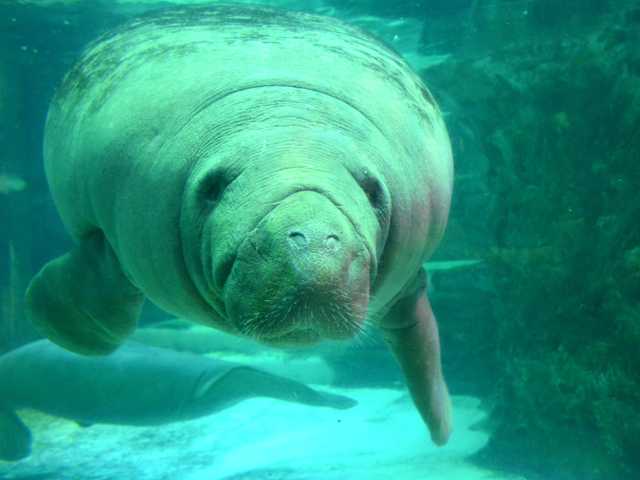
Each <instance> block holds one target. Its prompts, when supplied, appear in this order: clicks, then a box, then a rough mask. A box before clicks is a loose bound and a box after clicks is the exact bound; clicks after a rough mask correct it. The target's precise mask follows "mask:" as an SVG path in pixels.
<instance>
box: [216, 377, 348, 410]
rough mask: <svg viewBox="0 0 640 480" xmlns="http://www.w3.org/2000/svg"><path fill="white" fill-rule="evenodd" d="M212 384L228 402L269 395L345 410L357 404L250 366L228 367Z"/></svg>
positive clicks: (279, 398) (340, 396) (343, 397)
mask: <svg viewBox="0 0 640 480" xmlns="http://www.w3.org/2000/svg"><path fill="white" fill-rule="evenodd" d="M215 383H216V385H215V388H216V391H217V392H219V394H218V395H219V396H220V397H221V398H222V397H224V398H227V399H228V402H229V403H237V402H240V401H242V400H245V399H249V398H254V397H270V398H276V399H278V400H284V401H287V402H295V403H303V404H305V405H313V406H317V407H330V408H337V409H347V408H351V407H353V406H355V405H356V404H357V402H356V401H355V400H354V399H352V398H349V397H345V396H343V395H336V394H333V393H328V392H321V391H319V390H315V389H313V388H311V387H309V386H307V385H305V384H304V383H300V382H297V381H295V380H291V379H289V378H285V377H281V376H279V375H273V374H271V373H267V372H264V371H262V370H258V369H255V368H251V367H235V368H232V369H231V370H229V371H228V372H227V373H225V374H224V375H222V376H221V377H219V378H218V379H217V380H216V382H215ZM208 394H210V392H209V393H208Z"/></svg>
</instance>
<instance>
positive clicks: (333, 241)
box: [324, 234, 340, 250]
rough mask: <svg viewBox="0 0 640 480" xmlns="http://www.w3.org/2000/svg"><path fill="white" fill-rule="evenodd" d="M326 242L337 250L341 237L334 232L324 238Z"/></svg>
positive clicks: (328, 246) (330, 247) (326, 244)
mask: <svg viewBox="0 0 640 480" xmlns="http://www.w3.org/2000/svg"><path fill="white" fill-rule="evenodd" d="M324 244H325V246H326V247H327V248H329V249H331V250H337V249H338V248H340V239H339V238H338V236H337V235H334V234H331V235H327V238H326V239H325V240H324Z"/></svg>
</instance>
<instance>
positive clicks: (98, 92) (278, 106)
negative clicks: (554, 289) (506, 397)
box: [26, 6, 453, 444]
mask: <svg viewBox="0 0 640 480" xmlns="http://www.w3.org/2000/svg"><path fill="white" fill-rule="evenodd" d="M44 163H45V171H46V175H47V179H48V182H49V186H50V190H51V193H52V196H53V199H54V201H55V204H56V207H57V209H58V211H59V213H60V216H61V218H62V221H63V223H64V224H65V226H66V228H67V230H68V231H69V233H70V235H71V236H72V238H73V240H74V246H73V248H72V249H71V250H70V251H69V252H68V253H66V254H64V255H62V256H60V257H58V258H56V259H53V260H51V261H50V262H49V263H47V264H46V265H45V266H44V267H43V268H42V270H41V271H40V272H39V273H38V274H37V275H36V276H35V277H34V279H33V280H32V283H31V284H30V286H29V288H28V290H27V299H26V300H27V301H26V304H27V309H28V315H29V317H30V318H31V319H32V321H33V322H34V323H35V324H36V325H37V326H38V327H39V328H40V329H41V330H42V332H43V333H44V334H46V335H47V336H48V337H49V338H50V339H51V340H52V341H54V342H56V343H57V344H59V345H61V346H63V347H65V348H67V349H69V350H72V351H74V352H78V353H82V354H88V355H95V354H105V353H108V352H111V351H113V350H115V349H116V348H117V347H118V346H119V345H120V344H121V343H122V342H123V341H124V340H125V339H126V338H127V337H128V336H129V335H130V334H131V333H132V331H133V330H134V329H135V327H136V321H137V318H138V315H139V312H140V308H141V305H142V303H143V300H144V299H145V298H147V299H149V300H150V301H152V302H153V303H155V304H156V305H158V306H159V307H160V308H162V309H164V310H166V311H167V312H169V313H171V314H173V315H175V316H179V317H182V318H188V319H189V320H190V321H193V322H196V323H201V324H204V325H209V326H211V327H214V328H218V329H220V330H223V331H226V332H229V333H232V334H235V335H239V336H245V337H250V338H253V339H255V340H258V341H260V342H262V343H265V344H269V345H275V346H282V347H287V346H291V345H300V344H313V343H315V342H319V341H321V340H323V339H347V338H351V337H354V336H356V335H358V334H359V333H360V332H362V331H363V329H364V328H368V326H369V325H373V326H374V327H375V328H379V329H380V331H381V332H382V334H383V336H384V337H385V338H386V340H387V342H388V344H389V346H390V348H391V350H392V351H393V353H394V354H395V356H396V358H397V360H398V362H399V364H400V365H401V367H402V369H403V371H404V374H405V377H406V380H407V384H408V387H409V389H410V391H411V394H412V396H413V399H414V402H415V404H416V406H417V408H418V410H419V411H420V413H421V415H422V417H423V418H424V420H425V421H426V423H427V425H428V427H429V429H430V431H431V438H432V439H433V441H434V442H435V443H437V444H443V443H445V442H446V441H447V438H448V437H449V433H450V431H451V413H450V401H449V395H448V392H447V387H446V384H445V381H444V377H443V373H442V368H441V362H440V343H439V336H438V328H437V324H436V320H435V317H434V314H433V312H432V309H431V306H430V304H429V301H428V298H427V294H426V283H427V281H426V274H425V271H424V269H423V267H422V265H423V263H424V262H425V261H426V259H427V258H429V257H430V256H431V254H432V252H433V251H434V250H435V248H436V246H437V244H438V243H439V241H440V239H441V237H442V236H443V233H444V230H445V226H446V223H447V217H448V211H449V206H450V200H451V191H452V178H453V162H452V155H451V147H450V141H449V137H448V134H447V130H446V127H445V124H444V121H443V118H442V115H441V112H440V110H439V108H438V106H437V104H436V102H435V101H434V99H433V97H432V95H431V94H430V92H429V91H428V89H427V88H426V87H425V85H424V84H423V82H422V81H421V80H420V78H419V77H418V76H417V75H416V74H415V73H414V72H412V71H411V69H410V68H409V67H408V66H407V64H406V63H405V62H404V60H403V59H402V58H401V57H400V56H399V55H398V54H396V53H395V52H394V51H393V50H392V49H390V48H389V47H387V46H385V45H384V44H383V43H381V42H379V41H378V40H376V39H375V38H373V37H372V36H371V35H370V34H368V33H367V32H365V31H363V30H360V29H358V28H355V27H352V26H349V25H348V24H346V23H343V22H341V21H338V20H336V19H333V18H328V17H323V16H317V15H311V14H306V13H299V12H289V11H280V10H274V9H268V8H261V7H248V6H218V7H192V8H179V9H173V10H166V11H161V12H156V13H153V14H150V15H148V16H144V17H141V18H138V19H135V20H133V21H131V22H129V23H126V24H124V25H123V26H121V27H120V28H118V29H116V30H114V31H112V32H109V33H107V34H106V35H104V36H103V37H102V38H100V39H98V40H97V41H96V42H94V43H93V44H92V45H90V46H89V47H88V48H87V50H86V51H85V52H84V54H83V55H82V57H81V58H80V60H79V62H78V63H77V64H76V65H75V67H73V68H72V69H71V70H70V72H69V73H68V74H67V75H66V77H65V78H64V80H63V81H62V83H61V85H60V86H59V88H58V89H57V92H56V94H55V96H54V98H53V100H52V102H51V105H50V109H49V112H48V116H47V121H46V126H45V138H44Z"/></svg>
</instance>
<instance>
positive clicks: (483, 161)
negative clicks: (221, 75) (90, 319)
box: [0, 0, 640, 480]
mask: <svg viewBox="0 0 640 480" xmlns="http://www.w3.org/2000/svg"><path fill="white" fill-rule="evenodd" d="M171 3H181V4H189V3H198V4H203V3H207V2H202V1H199V2H188V1H181V2H178V1H177V0H173V1H170V2H164V3H162V2H155V1H142V0H138V1H135V0H127V1H116V0H113V1H108V0H101V1H95V2H94V1H66V2H65V1H39V0H21V1H16V0H0V144H1V145H2V148H1V149H0V302H1V304H0V305H1V308H0V352H3V353H4V352H9V351H11V350H14V349H18V348H20V347H22V348H24V347H23V346H24V345H26V344H29V343H30V342H33V341H35V340H37V339H39V338H41V337H42V330H40V329H38V328H36V327H34V326H33V325H32V324H31V323H30V321H29V320H28V319H27V315H26V308H25V301H24V292H25V290H26V288H27V285H28V284H29V281H30V280H31V278H32V276H33V275H34V274H35V273H36V272H37V271H38V270H39V269H40V268H42V266H43V265H44V264H45V263H46V262H48V261H49V260H51V259H52V258H54V257H56V256H59V255H62V254H64V253H65V252H66V251H68V250H69V249H70V248H71V247H72V245H73V241H72V240H71V237H70V235H69V232H67V230H66V229H65V227H64V226H63V223H62V221H61V218H60V215H59V212H58V211H57V210H56V206H55V205H54V203H53V199H52V195H51V192H50V187H49V186H48V184H47V180H46V177H45V172H44V167H43V136H44V126H45V118H46V115H47V110H48V108H49V105H50V102H51V100H52V98H53V95H54V93H55V91H56V88H57V86H58V85H59V84H60V83H61V81H62V79H63V77H64V75H65V73H66V72H67V71H69V70H70V69H71V68H72V66H73V65H74V63H75V62H76V61H77V60H78V59H79V58H80V55H81V53H82V51H83V50H84V48H85V47H86V46H87V45H88V44H89V42H91V41H92V40H95V39H96V38H97V37H99V36H100V35H102V34H104V33H106V32H109V31H112V30H113V29H115V28H117V27H118V26H119V25H121V24H123V22H126V21H128V20H130V19H132V18H133V17H135V16H138V15H148V14H150V13H151V12H152V11H155V10H160V9H164V8H169V7H172V6H173V7H175V5H170V4H171ZM209 3H210V4H211V5H212V6H215V3H216V2H209ZM254 3H259V4H261V5H266V6H271V7H276V8H281V9H286V10H289V11H303V12H309V13H314V14H320V15H325V16H330V17H335V18H337V19H340V20H343V21H345V22H347V23H348V24H350V25H354V26H357V27H359V28H362V29H364V30H365V31H367V32H369V33H370V34H372V35H374V36H375V37H377V38H379V39H380V40H382V41H383V42H384V43H385V44H386V45H388V46H389V47H390V48H391V49H393V50H395V51H396V52H397V53H398V54H400V55H401V56H402V57H403V58H404V59H405V60H406V61H407V63H408V64H409V65H410V66H411V68H412V69H413V71H415V72H416V74H417V75H418V76H419V77H420V78H421V80H422V81H423V82H424V83H425V84H426V85H427V86H428V88H429V90H430V92H431V94H432V95H433V97H434V98H435V100H436V101H437V102H438V104H439V107H440V109H441V111H442V114H443V118H444V121H445V123H446V126H447V129H448V132H449V137H450V139H451V146H452V150H453V158H454V163H455V176H454V179H453V197H452V203H451V210H450V213H449V220H448V225H447V229H446V233H445V235H444V237H443V239H442V241H441V242H440V244H439V246H438V248H437V250H436V251H435V254H434V256H433V257H432V258H431V259H430V260H429V263H427V265H426V270H427V273H428V288H427V291H428V295H429V298H430V300H431V304H432V307H433V310H434V312H435V314H436V316H437V319H438V327H439V333H440V340H441V349H442V368H443V372H444V376H445V378H446V380H447V384H448V387H449V391H450V393H451V395H452V407H453V419H454V430H453V433H452V436H451V438H450V440H449V442H448V444H447V445H445V446H443V447H435V446H434V445H433V444H432V443H431V441H430V439H429V434H428V431H427V429H426V427H425V425H424V423H423V421H422V419H421V418H420V416H419V414H418V413H417V411H416V409H415V407H414V405H413V404H412V401H411V398H410V396H409V393H408V392H407V388H406V382H405V379H404V377H403V374H402V372H401V370H400V368H399V367H398V366H397V364H396V362H395V361H394V359H393V356H392V355H391V353H390V352H389V350H388V348H387V346H386V345H385V342H384V341H383V339H382V335H381V333H380V329H379V328H378V327H377V326H376V325H374V322H373V321H371V322H368V324H367V327H366V329H365V330H364V332H362V333H360V334H358V335H356V336H355V338H354V339H352V340H349V341H340V342H331V341H330V342H324V343H321V344H320V345H318V346H315V347H308V348H295V349H285V350H282V349H279V348H272V347H268V346H264V345H261V344H258V343H255V342H251V341H244V340H242V339H238V338H237V337H236V336H225V335H223V334H221V333H219V332H218V331H216V330H213V329H210V328H205V327H202V326H194V325H193V324H192V323H187V322H182V321H175V320H173V319H172V318H171V315H169V314H167V313H165V312H164V311H163V310H162V309H160V308H159V307H157V306H154V305H153V304H152V303H151V302H146V303H145V305H144V308H143V311H142V316H141V319H140V321H139V328H138V330H137V332H136V333H135V334H134V336H133V341H137V342H141V343H143V344H147V345H153V346H156V347H160V348H163V349H166V351H168V352H170V353H171V354H173V352H175V351H180V352H190V353H191V354H195V355H199V356H200V357H195V358H197V359H198V360H197V361H196V362H195V363H192V362H190V361H185V362H184V363H182V362H175V363H178V364H179V365H178V366H177V367H175V363H171V362H169V363H170V365H171V368H170V369H166V368H165V369H163V368H158V367H160V366H162V365H165V364H163V363H162V362H161V361H153V360H152V361H149V357H148V356H145V359H139V358H137V359H136V358H134V359H133V360H127V362H125V363H124V365H126V368H125V369H124V370H122V369H121V370H117V372H118V373H117V375H115V376H114V377H113V378H116V379H117V381H115V380H114V382H115V383H112V384H109V385H110V386H109V385H107V382H106V379H107V377H108V374H107V373H106V372H107V363H106V362H103V363H102V364H101V363H100V361H99V360H98V361H97V363H95V364H94V363H85V362H86V358H84V357H78V360H77V361H78V362H79V364H81V365H84V366H83V367H82V368H83V369H84V370H82V371H83V372H84V373H82V374H79V373H77V370H74V368H75V367H73V365H75V364H74V363H73V362H72V363H71V364H65V363H64V362H62V360H60V358H61V357H52V358H54V360H53V361H52V363H53V364H52V365H48V364H47V363H46V362H44V364H43V366H42V367H38V368H36V366H35V364H30V363H29V362H27V361H21V362H18V363H15V364H11V365H13V366H11V368H8V367H7V365H10V364H9V362H8V361H7V359H8V358H9V355H7V356H6V357H4V359H3V357H0V452H3V451H8V450H10V448H11V447H12V446H14V447H15V445H16V444H17V442H18V443H19V440H20V439H21V438H22V439H26V438H27V436H28V434H26V436H24V435H25V434H24V432H25V430H21V429H20V428H16V424H15V422H14V418H15V417H13V416H12V413H11V412H12V411H13V408H11V407H12V405H10V404H9V399H10V398H13V395H15V394H16V392H18V391H26V392H27V393H26V394H25V395H26V396H27V398H26V399H23V403H25V404H43V405H46V408H43V409H44V410H47V409H48V410H49V411H48V413H47V412H45V413H42V412H41V411H37V410H32V409H19V410H18V416H19V418H20V419H21V420H20V421H22V422H24V424H25V425H26V428H28V429H29V431H30V432H31V440H30V442H27V443H30V452H29V453H28V454H25V455H20V456H23V457H24V458H23V459H21V460H20V461H2V460H0V479H20V478H22V479H32V478H39V479H40V478H41V479H64V480H67V479H74V480H75V479H78V480H85V479H86V480H89V479H91V480H93V479H96V480H98V479H100V480H102V479H113V478H139V479H165V478H166V479H194V480H196V479H204V478H207V479H215V480H244V479H247V480H248V479H251V480H254V479H255V480H263V479H271V480H309V479H314V480H316V479H317V480H320V479H322V480H332V479H344V480H350V479H354V480H360V479H362V480H377V479H387V478H394V479H399V480H413V479H415V480H421V479H454V480H455V479H458V478H459V479H465V480H466V479H476V478H478V479H490V478H491V479H531V480H537V479H544V480H574V479H587V480H591V479H593V480H618V479H623V480H627V479H635V478H638V476H639V474H640V463H639V460H638V452H640V413H639V411H638V405H640V384H639V382H640V380H639V379H640V349H639V348H638V345H640V303H639V302H640V228H639V227H638V224H637V219H638V218H639V216H640V197H639V195H640V194H639V193H638V188H637V186H638V184H639V181H640V163H639V162H638V158H640V50H638V48H637V45H638V42H639V41H640V38H639V37H640V3H638V2H637V1H635V0H618V1H613V0H585V1H578V0H569V1H565V2H559V1H551V0H517V1H514V0H502V1H500V0H473V1H472V0H456V1H445V0H438V1H435V0H420V1H406V2H405V1H397V2H390V1H378V0H352V1H338V0H318V1H312V0H308V1H294V0H273V1H270V2H257V1H256V2H254ZM198 11H199V10H198ZM197 15H201V13H199V14H197ZM259 27H260V25H257V26H256V28H257V30H258V32H260V28H259ZM257 35H259V33H258V34H257ZM307 53H308V52H307ZM298 55H299V56H300V58H305V57H304V55H305V52H304V51H300V52H298ZM294 60H296V59H292V64H295V62H294ZM320 60H321V59H318V62H320ZM328 70H329V69H328ZM248 71H250V68H248ZM108 73H109V71H108V70H106V71H105V72H104V75H108ZM326 75H327V76H330V75H331V72H330V71H327V72H326ZM364 88H365V86H363V89H364ZM149 91H153V86H152V85H150V86H149ZM155 95H156V97H154V98H157V95H162V93H156V94H155ZM168 101H171V99H169V100H168ZM368 101H369V102H370V105H374V106H380V108H382V107H384V106H385V105H386V104H385V103H384V102H385V99H384V98H373V97H372V98H369V99H368ZM399 108H400V107H399ZM402 120H403V119H391V120H389V119H386V120H380V126H381V129H382V130H384V129H385V128H388V127H389V125H391V126H394V125H400V124H401V121H402ZM69 136H70V137H71V133H69ZM91 141H93V139H91ZM332 147H333V146H332ZM335 147H336V149H339V148H341V147H340V145H339V144H338V143H336V145H335ZM427 173H428V172H427ZM427 176H428V175H427ZM409 177H411V176H409ZM412 180H414V179H413V178H407V182H411V181H412ZM368 188H369V190H367V192H368V194H370V193H371V189H370V185H369V187H368ZM373 197H374V200H375V197H376V196H375V195H373ZM378 200H380V198H378ZM374 203H375V202H374ZM124 204H126V202H125V203H124ZM80 205H81V199H79V200H78V208H79V206H80ZM238 212H240V209H239V210H238ZM234 221H235V219H234ZM240 221H241V220H240V219H238V222H240ZM150 252H151V250H149V255H150V254H151V253H150ZM145 253H146V252H144V251H143V252H142V254H141V258H142V260H144V255H145ZM389 261H390V262H391V261H392V260H389ZM385 262H386V260H385ZM275 280H276V281H277V280H278V278H276V279H275ZM279 280H282V278H280V279H279ZM82 288H83V285H77V289H78V291H80V290H81V289H82ZM319 294H320V293H318V295H319ZM15 351H16V352H18V351H19V350H15ZM14 354H15V352H14ZM202 356H207V357H211V358H210V359H208V360H212V361H213V360H214V361H220V360H222V361H226V362H231V363H233V364H234V365H236V364H241V365H250V366H252V367H255V368H259V369H261V370H262V371H265V372H268V373H269V374H272V375H279V376H282V377H286V378H287V379H288V380H290V381H291V382H298V383H295V385H301V386H304V385H307V386H309V387H311V388H313V389H314V390H315V391H317V392H321V394H325V395H339V396H340V397H339V398H342V397H349V398H350V399H352V400H355V402H357V404H356V405H355V406H352V407H351V408H330V407H332V406H333V407H339V406H341V407H346V406H350V403H349V405H347V404H340V403H339V402H338V404H330V405H324V406H322V405H317V402H315V403H316V404H315V405H313V404H311V405H310V404H309V401H306V402H305V401H303V400H302V399H301V398H300V397H296V396H294V397H291V396H290V397H289V398H288V400H290V401H286V402H285V401H281V400H278V399H276V398H273V397H274V396H276V397H277V396H280V397H282V396H285V397H286V396H287V395H288V393H287V392H291V391H294V392H295V391H298V390H296V389H295V388H298V387H295V388H293V385H294V383H287V384H286V385H288V386H289V387H286V388H285V387H284V386H280V387H277V389H276V393H277V395H271V394H267V393H264V392H265V390H261V391H256V389H255V388H254V390H251V388H249V389H248V390H247V389H246V388H247V383H246V382H240V381H239V382H235V383H234V382H231V384H228V383H227V384H225V389H224V390H223V391H222V392H223V393H221V394H220V395H221V398H222V402H223V403H224V402H225V401H226V402H227V403H228V404H224V408H220V409H218V410H217V411H216V412H207V414H206V415H204V414H202V416H200V415H198V416H199V418H195V419H191V420H184V419H183V418H180V415H179V414H182V413H183V412H187V411H188V410H189V408H188V407H189V405H188V404H187V403H184V402H188V400H180V399H181V398H183V397H180V395H183V396H184V398H185V399H193V398H202V393H203V392H206V391H209V390H208V388H210V387H211V386H212V385H215V382H214V381H213V380H215V378H217V377H215V378H214V379H212V377H210V376H209V373H208V372H209V370H207V369H206V368H205V369H204V370H199V368H200V367H196V366H194V365H196V364H197V365H201V364H200V363H198V362H200V360H202ZM41 358H44V357H40V359H41ZM114 358H116V357H114ZM168 358H173V357H168ZM180 358H182V357H180ZM116 359H117V358H116ZM208 360H207V361H208ZM54 364H55V365H54ZM70 365H71V366H70ZM149 365H151V367H149ZM207 365H208V363H207ZM3 366H4V367H3ZM174 367H175V368H174ZM3 368H4V370H3ZM202 368H204V367H202ZM128 369H130V371H129V370H128ZM87 371H88V372H91V373H89V374H88V373H87ZM225 371H226V370H225ZM3 372H4V374H3ZM140 372H142V373H140ZM145 372H154V373H153V374H152V373H145ZM170 372H171V374H174V373H175V374H176V375H178V377H175V378H180V379H185V378H186V379H187V380H188V381H187V382H186V383H185V385H187V386H188V387H184V386H182V385H183V383H180V381H178V380H175V378H174V377H171V376H170ZM82 375H84V377H82ZM109 375H111V374H109ZM154 375H155V376H154ZM83 378H86V380H83ZM109 378H111V377H109ZM74 382H75V383H74ZM253 382H254V380H252V381H251V382H249V383H251V384H252V385H253ZM85 385H86V388H85ZM92 385H93V386H94V387H91V386H92ZM114 385H115V386H114ZM278 385H280V384H278ZM27 386H29V388H27ZM253 386H254V387H255V385H253ZM72 387H73V388H72ZM90 387H91V388H95V389H96V390H90ZM156 387H157V388H161V387H162V388H165V387H166V390H162V391H163V392H165V393H162V394H158V395H156V397H149V398H150V399H148V400H147V399H145V398H146V397H144V396H143V395H142V394H138V391H140V392H144V391H153V390H152V389H153V388H156ZM249 387H251V385H249ZM288 388H293V390H288ZM300 388H302V387H300ZM65 389H72V390H73V389H75V390H73V391H74V392H75V393H73V396H74V398H80V397H82V398H83V399H86V401H87V403H86V404H83V405H82V406H77V407H76V406H75V404H74V405H72V404H71V403H70V400H68V399H69V397H68V396H67V397H66V398H67V400H65V395H70V394H66V393H65V392H66V391H67V390H65ZM158 391H160V390H158ZM232 391H236V392H237V391H241V392H243V394H242V395H243V396H242V399H243V401H241V402H239V403H235V401H233V402H232V401H231V400H230V399H231V397H232V395H231V393H230V392H232ZM266 391H268V392H271V393H273V390H270V391H269V390H268V389H267V390H266ZM300 391H305V392H307V390H300ZM78 392H80V393H78ZM167 392H168V393H167ZM244 392H248V393H244ZM282 392H284V393H282ZM29 395H31V397H30V398H29ZM174 395H175V398H178V400H177V401H176V402H177V403H171V402H170V401H169V400H170V399H172V398H173V397H172V396H174ZM53 398H56V399H57V400H56V402H59V403H57V404H53V403H52V402H53V401H52V400H51V399H53ZM302 398H306V397H304V395H303V397H302ZM313 398H316V397H313ZM323 398H325V397H323ZM326 398H329V397H326ZM330 398H334V399H335V398H338V397H330ZM160 400H163V401H164V400H167V401H166V402H163V401H160ZM307 400H308V399H307ZM12 401H13V400H12ZM134 401H140V402H142V403H141V404H142V405H144V406H148V408H146V409H145V412H146V411H159V410H158V409H159V408H160V407H158V406H157V405H169V407H167V408H168V410H167V411H165V412H164V413H162V415H160V417H161V419H160V420H159V421H158V422H156V423H158V425H146V424H144V422H143V421H142V418H143V415H141V414H134V415H133V416H129V417H127V419H126V420H124V421H122V422H120V423H122V424H114V423H118V422H115V421H107V420H106V419H108V418H111V419H112V418H113V417H114V416H118V412H120V411H122V410H121V409H125V410H126V409H127V408H129V407H130V406H131V405H132V403H134ZM311 403H314V402H311ZM321 403H322V402H321ZM330 403H331V402H330ZM70 405H72V406H71V407H70ZM105 405H106V406H105ZM327 407H329V408H327ZM92 408H93V411H92V413H91V415H89V416H88V417H90V418H92V419H103V421H95V422H94V421H85V420H82V419H79V418H75V419H74V418H73V417H74V416H75V417H77V416H79V414H80V411H81V410H82V411H84V410H83V409H88V410H91V409H92ZM143 408H144V407H143ZM154 409H155V410H154ZM7 412H10V413H9V414H7ZM65 412H67V413H65ZM69 412H70V413H69ZM209 413H210V414H209ZM66 417H70V418H66ZM74 420H78V421H74ZM79 423H80V424H82V426H81V425H79ZM138 423H143V425H136V424H138ZM20 435H23V436H22V437H21V436H20ZM16 448H17V447H16ZM3 449H4V450H3ZM23 453H24V452H23Z"/></svg>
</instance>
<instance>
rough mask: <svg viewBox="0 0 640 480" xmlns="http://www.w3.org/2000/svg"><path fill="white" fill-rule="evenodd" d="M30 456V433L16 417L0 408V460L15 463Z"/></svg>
mask: <svg viewBox="0 0 640 480" xmlns="http://www.w3.org/2000/svg"><path fill="white" fill-rule="evenodd" d="M29 455H31V432H30V431H29V429H28V428H27V426H26V425H25V424H24V423H22V420H20V419H19V418H18V416H17V415H16V414H15V413H14V412H12V411H9V410H4V409H2V408H0V460H5V461H7V462H17V461H18V460H22V459H23V458H26V457H28V456H29Z"/></svg>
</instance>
